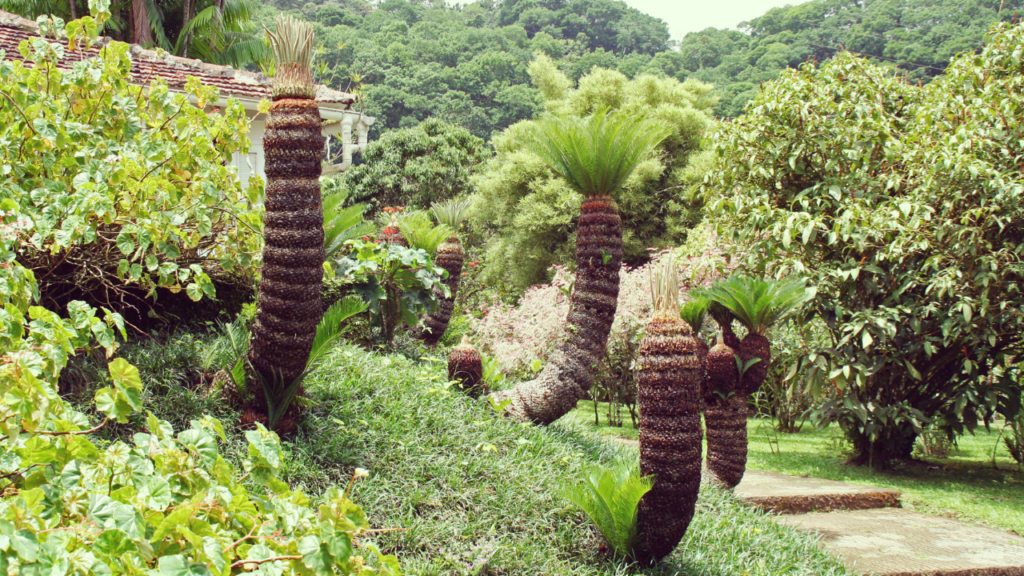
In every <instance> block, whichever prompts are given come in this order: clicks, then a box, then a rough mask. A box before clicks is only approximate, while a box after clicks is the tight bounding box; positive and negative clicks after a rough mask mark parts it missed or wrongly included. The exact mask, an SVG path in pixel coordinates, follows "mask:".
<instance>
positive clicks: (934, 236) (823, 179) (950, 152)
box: [705, 25, 1024, 463]
mask: <svg viewBox="0 0 1024 576" xmlns="http://www.w3.org/2000/svg"><path fill="white" fill-rule="evenodd" d="M1022 43H1024V26H1021V25H1018V26H1015V27H1012V28H1010V27H1007V26H1006V25H997V26H996V27H995V28H994V29H993V31H992V32H991V35H990V37H989V40H988V43H987V45H986V47H985V49H984V50H983V51H982V52H981V53H980V54H973V53H967V54H964V55H962V56H960V57H958V58H957V59H956V60H954V62H953V63H952V64H951V65H950V67H949V68H948V69H947V71H946V76H945V77H943V78H941V79H939V80H936V81H935V82H933V83H931V84H929V85H928V86H926V87H923V88H921V87H919V86H915V85H913V84H910V83H908V82H906V81H905V80H904V79H903V78H902V77H900V76H898V75H894V74H893V73H892V71H890V70H887V69H884V68H882V67H880V66H876V65H874V64H871V63H870V62H868V61H866V60H863V59H859V58H856V57H854V56H852V55H850V54H841V55H839V56H837V57H836V58H835V59H834V60H833V61H832V62H830V63H828V64H826V65H824V66H822V67H821V68H820V69H819V68H816V67H815V66H813V65H806V66H804V67H803V68H801V69H800V70H799V71H792V72H788V73H786V74H784V76H783V78H782V79H781V80H779V81H777V82H772V83H770V84H767V85H766V86H765V89H764V91H763V92H762V93H761V94H760V95H759V96H758V97H757V98H756V99H755V100H754V102H753V105H752V107H751V108H750V110H749V113H748V114H747V115H746V116H744V117H742V118H740V119H737V120H736V121H735V122H732V123H728V124H723V125H722V127H721V129H720V130H719V131H718V132H717V133H716V134H715V135H714V141H715V149H716V153H717V156H718V158H717V163H716V165H715V168H714V169H713V170H712V172H711V173H709V174H708V176H707V178H706V180H705V182H706V190H707V192H708V194H710V195H711V197H712V201H711V204H710V210H709V211H710V215H711V216H712V217H713V218H715V219H717V222H718V224H719V229H720V232H721V234H722V235H721V236H720V240H727V241H729V242H732V243H733V246H734V247H737V248H739V249H740V251H741V252H742V253H745V254H747V255H749V257H748V258H747V261H746V266H747V267H748V268H749V269H751V270H753V271H756V272H758V273H769V274H772V275H775V276H778V277H784V276H787V275H803V276H807V277H808V278H809V279H810V280H811V283H812V284H813V285H815V286H816V287H817V295H816V297H815V299H814V300H813V301H812V303H811V304H810V308H809V309H808V316H811V315H815V314H817V315H819V316H820V318H821V319H822V321H823V324H824V326H825V327H826V330H827V332H828V337H827V339H826V344H827V345H825V346H822V345H817V344H813V343H812V342H811V340H808V341H807V343H806V349H805V350H804V351H803V354H801V355H799V356H798V357H797V361H796V362H794V363H793V364H792V365H791V366H789V367H788V368H789V369H788V378H789V379H792V378H797V377H798V375H799V378H800V379H801V380H802V382H803V383H804V384H806V386H808V387H809V388H810V389H811V390H812V391H815V392H819V393H820V392H823V391H830V392H832V396H831V397H832V400H830V401H829V402H828V403H826V404H825V406H824V408H823V410H822V412H821V414H820V416H822V417H834V418H836V419H838V421H839V423H840V424H841V425H842V426H843V428H844V429H845V430H846V432H847V433H848V435H849V436H850V437H851V438H852V440H853V441H854V445H855V447H856V448H857V449H858V451H859V452H860V458H861V459H862V460H863V461H864V462H868V461H869V460H872V459H873V460H874V461H875V462H876V463H883V462H885V461H886V460H888V459H890V458H899V457H907V456H909V455H910V451H911V449H912V447H913V441H914V438H915V437H916V435H917V433H919V432H920V430H921V427H922V426H923V425H925V424H927V423H934V424H935V425H936V426H939V427H941V428H942V429H944V430H946V431H948V432H949V433H950V435H953V434H960V433H963V432H964V431H965V430H971V429H973V428H974V427H976V426H978V425H979V424H980V423H982V422H988V421H990V420H991V418H992V417H993V416H994V415H995V414H996V413H999V414H1002V415H1003V416H1005V417H1007V418H1012V416H1013V415H1014V414H1015V413H1016V412H1017V410H1018V409H1019V407H1020V403H1021V393H1022V387H1021V384H1020V382H1019V380H1018V379H1017V377H1016V375H1017V368H1018V365H1019V363H1020V359H1021V351H1022V347H1024V340H1022V329H1024V317H1022V316H1021V314H1020V310H1021V308H1022V306H1024V295H1022V293H1021V281H1022V280H1024V213H1022V211H1021V200H1022V198H1024V176H1022V173H1021V170H1020V165H1021V162H1024V138H1022V136H1021V132H1020V127H1019V123H1018V122H1016V121H1015V120H1014V118H1019V117H1020V116H1021V114H1024V62H1022V59H1021V56H1020V46H1021V45H1022ZM818 341H819V342H820V340H818Z"/></svg>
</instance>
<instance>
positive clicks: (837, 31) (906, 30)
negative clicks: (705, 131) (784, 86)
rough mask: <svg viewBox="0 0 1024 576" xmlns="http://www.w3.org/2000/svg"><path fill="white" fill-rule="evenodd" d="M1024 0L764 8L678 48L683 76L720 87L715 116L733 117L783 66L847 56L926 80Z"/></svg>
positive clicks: (827, 1) (869, 1)
mask: <svg viewBox="0 0 1024 576" xmlns="http://www.w3.org/2000/svg"><path fill="white" fill-rule="evenodd" d="M1021 9H1024V2H1022V1H1021V0H814V1H813V2H807V3H805V4H800V5H798V6H786V7H784V8H775V9H772V10H769V11H768V12H767V13H766V14H765V15H764V16H761V17H760V18H755V19H753V20H751V21H749V22H744V23H743V24H741V25H740V29H741V30H742V32H739V31H735V30H717V29H714V28H709V29H707V30H704V31H702V32H697V33H693V34H688V35H687V36H686V38H684V39H683V41H682V43H681V45H680V46H679V53H680V55H681V56H682V67H683V72H682V73H681V74H683V75H684V76H692V77H695V78H697V79H699V80H703V81H705V82H711V83H714V84H715V86H717V87H718V90H719V94H720V95H721V97H722V99H721V101H720V102H719V105H718V109H717V111H718V112H719V113H720V114H723V115H726V116H736V115H738V114H740V113H741V112H742V111H743V105H744V104H745V103H746V102H747V101H748V100H750V99H751V98H753V96H754V95H755V94H756V93H757V89H758V85H759V84H760V83H761V82H765V81H768V80H774V79H775V78H777V77H778V75H779V72H780V71H781V70H783V69H784V68H787V67H795V66H798V65H800V64H801V63H802V62H806V61H807V60H808V59H813V60H817V61H819V62H820V61H823V60H825V59H828V58H831V57H832V55H834V54H835V53H836V51H837V50H841V49H843V48H845V49H846V50H849V51H852V52H855V53H858V54H860V55H863V56H869V57H871V58H872V59H874V60H876V61H878V62H880V63H886V64H889V65H892V66H897V67H899V69H900V70H903V71H904V72H905V73H906V74H908V75H909V77H910V78H911V79H912V80H918V81H923V82H927V81H929V80H931V79H932V78H934V77H935V76H937V75H939V74H942V71H943V70H944V69H945V68H946V65H948V64H949V60H950V58H952V57H953V56H955V55H956V54H957V53H959V52H963V51H965V50H976V49H978V48H979V47H980V46H981V44H982V42H983V37H984V34H985V31H986V30H988V28H989V26H990V25H991V24H992V23H993V22H995V21H997V20H1006V21H1010V20H1013V19H1015V18H1016V17H1017V11H1018V10H1021Z"/></svg>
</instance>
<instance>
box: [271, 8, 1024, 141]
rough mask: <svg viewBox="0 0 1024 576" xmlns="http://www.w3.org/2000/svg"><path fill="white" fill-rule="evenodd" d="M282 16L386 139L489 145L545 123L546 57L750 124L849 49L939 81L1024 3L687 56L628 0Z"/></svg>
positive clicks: (771, 19)
mask: <svg viewBox="0 0 1024 576" xmlns="http://www.w3.org/2000/svg"><path fill="white" fill-rule="evenodd" d="M273 5H274V6H275V7H276V8H278V9H282V10H287V11H291V12H293V13H295V14H297V15H299V16H301V17H302V18H304V19H307V20H309V21H312V22H316V23H317V26H318V30H317V35H318V38H320V39H322V42H323V45H324V50H325V52H324V54H323V57H322V61H323V64H324V65H325V69H324V71H325V72H326V74H327V76H328V77H329V79H330V81H331V82H333V85H334V86H335V87H339V88H344V87H346V86H347V85H348V84H349V79H350V77H355V78H356V79H358V81H359V82H361V83H362V84H364V85H365V86H366V89H365V94H366V97H367V98H366V106H367V111H368V112H369V113H370V114H371V115H373V116H376V117H378V118H379V119H380V122H381V123H380V124H378V126H379V127H382V128H397V127H406V126H411V125H414V124H416V123H418V122H419V121H421V120H423V119H424V118H427V117H429V116H436V117H440V118H441V119H443V120H445V121H448V122H453V123H457V124H460V125H462V126H465V127H466V128H468V129H469V130H470V131H471V132H472V133H473V134H474V135H476V136H479V137H481V138H484V139H488V138H489V137H490V136H491V135H492V134H493V133H494V132H496V131H500V130H502V129H504V128H505V127H507V126H509V125H511V124H513V123H515V122H517V121H519V120H523V119H527V118H530V117H532V116H533V114H534V112H536V111H537V110H538V108H539V106H540V97H539V95H538V92H537V91H536V90H535V89H534V88H533V87H532V86H531V85H530V83H529V77H528V75H527V73H526V67H527V65H528V64H529V61H530V58H531V57H532V55H533V54H534V53H535V52H537V51H541V52H543V53H545V54H547V55H548V56H551V57H552V58H555V59H556V60H557V61H558V63H559V67H560V68H561V69H562V70H563V71H564V72H565V73H566V75H567V76H569V78H570V79H572V80H574V81H575V80H578V79H579V78H580V77H582V76H583V75H584V74H586V73H587V72H589V71H590V70H591V69H592V68H593V67H594V66H602V67H605V68H611V69H615V70H619V71H620V72H622V73H624V74H625V75H626V76H627V77H630V78H633V77H636V76H637V75H639V74H642V73H653V74H657V75H663V76H668V77H673V78H677V79H679V80H686V79H687V78H690V77H693V78H696V79H699V80H703V81H705V82H710V83H712V84H714V85H715V86H716V89H717V92H718V94H719V95H720V97H721V98H720V101H719V104H718V106H717V108H716V112H717V113H719V114H721V115H725V116H736V115H738V114H740V113H742V111H743V105H744V103H746V102H747V101H748V100H750V99H751V98H752V97H753V96H754V94H756V92H757V90H758V86H759V84H760V83H761V82H764V81H767V80H772V79H775V78H777V77H778V75H779V73H780V72H781V71H782V70H783V69H785V68H787V67H793V66H798V65H799V64H800V63H802V62H805V61H807V60H808V59H814V60H818V61H822V60H825V59H827V58H830V57H831V56H832V55H833V54H835V52H836V51H837V50H840V49H842V48H843V47H845V48H846V49H848V50H851V51H854V52H857V53H861V54H864V55H868V56H871V57H872V58H874V59H876V60H878V61H879V62H884V63H889V64H892V65H894V66H898V67H899V68H900V69H901V70H904V71H906V73H908V74H909V75H910V78H912V79H914V80H921V81H928V80H930V79H931V78H932V77H934V76H936V75H938V74H940V73H941V72H942V70H943V68H945V66H946V64H947V63H948V62H949V59H950V58H951V57H952V56H953V55H955V54H957V53H958V52H962V51H964V50H973V49H976V48H978V47H980V46H981V43H982V41H983V36H984V32H985V30H986V29H987V28H988V26H989V25H990V24H992V22H994V21H996V20H999V19H1002V20H1012V19H1013V18H1014V17H1015V14H1016V12H1017V11H1018V10H1020V9H1022V8H1024V0H814V1H812V2H807V3H804V4H800V5H797V6H786V7H783V8H775V9H772V10H770V11H769V12H767V13H766V14H764V15H763V16H761V17H759V18H755V19H753V20H751V21H749V22H744V23H737V24H739V29H740V30H739V31H737V30H718V29H714V28H709V29H707V30H704V31H701V32H696V33H691V34H688V35H687V36H686V37H685V38H684V39H682V41H681V42H679V43H675V42H673V41H671V40H670V38H669V34H668V29H667V27H666V25H665V23H664V22H662V21H661V20H658V19H656V18H653V17H651V16H648V15H646V14H643V13H641V12H640V11H638V10H636V9H633V8H630V7H628V6H627V5H625V4H624V3H622V2H618V1H616V0H570V1H565V0H505V1H504V2H498V1H491V0H483V1H480V2H474V3H471V4H467V5H458V4H456V5H454V6H447V5H445V4H444V3H442V2H440V1H435V2H409V1H406V0H387V1H385V2H382V3H380V4H379V5H376V6H375V5H373V4H371V3H369V2H367V1H365V0H328V1H327V2H323V3H313V2H305V3H303V2H302V1H301V0H275V1H274V2H273ZM271 10H272V9H271ZM269 15H270V10H268V11H267V12H265V13H264V15H263V17H264V18H267V17H268V16H269ZM339 45H344V47H343V48H341V49H339V48H338V46H339Z"/></svg>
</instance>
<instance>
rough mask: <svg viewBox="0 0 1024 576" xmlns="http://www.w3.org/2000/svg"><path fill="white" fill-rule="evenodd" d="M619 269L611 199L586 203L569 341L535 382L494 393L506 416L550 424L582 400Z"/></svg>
mask: <svg viewBox="0 0 1024 576" xmlns="http://www.w3.org/2000/svg"><path fill="white" fill-rule="evenodd" d="M621 266H622V221H621V219H620V218H619V212H618V208H617V206H616V205H615V202H614V201H613V200H612V199H611V198H609V197H594V198H588V199H586V200H585V201H584V202H583V205H582V206H581V207H580V219H579V225H578V227H577V233H576V285H575V289H574V290H573V293H572V296H571V298H570V309H569V316H568V318H567V319H566V323H567V325H568V326H567V334H566V336H567V337H568V338H567V339H566V340H565V341H564V342H563V343H562V344H560V345H559V346H558V348H557V349H555V352H554V353H553V354H552V356H551V359H550V360H549V361H548V364H547V366H545V367H544V369H543V370H542V371H541V373H540V374H539V375H538V376H537V377H536V378H535V379H533V380H530V381H529V382H523V383H522V384H519V385H518V386H516V387H515V388H512V389H511V390H506V391H503V392H500V393H497V394H495V399H496V400H497V401H499V402H500V401H502V400H504V399H509V400H511V401H512V402H511V404H509V406H508V407H507V408H506V414H508V415H509V416H512V417H514V418H517V419H519V420H521V421H524V422H533V423H535V424H550V423H551V422H554V421H555V420H558V419H559V418H561V417H562V416H564V415H565V414H567V413H568V412H569V411H570V410H572V409H573V408H575V407H576V402H577V401H579V400H580V399H582V398H585V397H586V395H587V392H588V391H589V390H590V386H591V385H592V384H593V382H594V374H595V372H596V371H597V366H598V364H599V363H600V361H601V358H603V357H604V354H605V346H606V344H607V342H608V333H609V332H610V331H611V327H612V321H613V320H614V319H615V310H616V307H617V306H618V297H619V268H620V267H621Z"/></svg>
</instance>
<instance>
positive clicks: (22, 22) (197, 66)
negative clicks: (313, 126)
mask: <svg viewBox="0 0 1024 576" xmlns="http://www.w3.org/2000/svg"><path fill="white" fill-rule="evenodd" d="M0 27H7V28H16V29H19V30H22V31H23V32H28V33H30V34H32V35H34V36H40V37H42V30H41V29H40V27H39V24H38V23H36V22H33V21H32V20H29V19H27V18H23V17H21V16H19V15H17V14H13V13H10V12H5V11H3V10H0ZM0 39H2V38H0ZM112 40H113V39H112V38H110V37H108V36H101V37H100V42H101V43H103V44H104V45H105V44H107V43H109V42H110V41H112ZM128 46H129V51H130V52H131V55H132V57H133V58H134V59H136V60H137V61H140V62H146V63H148V64H152V65H164V66H171V67H173V68H175V69H179V70H183V71H185V72H187V71H188V70H193V71H196V72H197V73H198V74H202V75H204V76H212V77H219V78H223V79H225V80H228V81H234V83H237V84H238V85H239V87H240V88H241V87H244V86H249V87H257V86H259V87H261V88H262V87H266V88H268V94H267V95H268V96H269V87H270V86H271V84H272V83H273V80H272V79H271V78H270V77H269V76H267V75H265V74H262V73H260V72H251V71H249V70H241V69H237V68H234V67H232V66H230V65H225V64H214V63H211V62H204V61H202V60H199V59H197V58H185V57H183V56H175V55H174V54H170V53H168V52H166V51H165V50H161V49H159V48H157V49H149V48H143V47H142V46H141V45H139V44H131V43H129V44H128ZM161 76H166V73H165V74H161ZM218 87H219V88H221V91H226V92H229V93H230V92H231V89H230V87H229V86H223V85H218ZM316 99H317V100H318V101H319V102H321V103H336V104H346V105H347V106H351V104H353V103H354V102H356V101H358V100H359V97H358V96H356V95H355V94H351V93H349V92H343V91H341V90H335V89H333V88H329V87H327V86H324V85H322V84H318V85H317V90H316Z"/></svg>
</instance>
